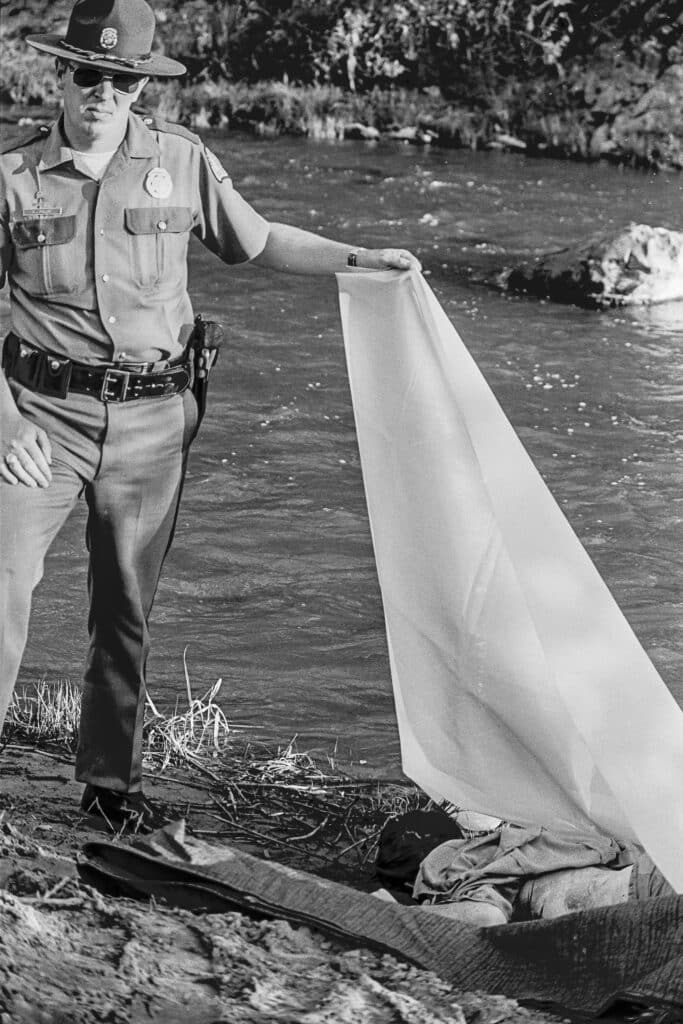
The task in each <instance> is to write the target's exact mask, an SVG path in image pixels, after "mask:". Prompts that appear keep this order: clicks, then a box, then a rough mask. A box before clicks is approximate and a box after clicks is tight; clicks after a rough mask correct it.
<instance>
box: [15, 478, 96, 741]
mask: <svg viewBox="0 0 683 1024" xmlns="http://www.w3.org/2000/svg"><path fill="white" fill-rule="evenodd" d="M82 487H83V481H82V480H81V478H80V477H79V476H78V474H77V473H76V472H74V470H73V469H72V468H70V467H69V466H67V465H65V464H63V463H61V462H59V461H57V460H55V461H54V462H53V465H52V482H51V484H50V486H49V487H45V488H43V487H26V486H24V485H23V484H15V485H12V484H7V483H3V482H0V728H1V727H2V723H3V721H4V719H5V714H6V712H7V707H8V705H9V702H10V700H11V697H12V691H13V689H14V684H15V682H16V678H17V674H18V672H19V666H20V664H21V658H22V655H23V653H24V647H25V645H26V636H27V632H28V622H29V614H30V610H31V597H32V594H33V590H34V588H35V586H36V584H37V583H38V582H39V580H40V579H41V578H42V575H43V562H44V558H45V554H46V552H47V550H48V548H49V546H50V544H51V543H52V541H53V540H54V538H55V536H56V534H57V532H58V531H59V529H60V527H61V526H62V525H63V523H64V522H65V520H66V518H67V516H68V515H69V512H70V511H71V509H72V508H73V506H74V504H75V503H76V499H77V498H78V495H79V492H80V491H81V490H82Z"/></svg>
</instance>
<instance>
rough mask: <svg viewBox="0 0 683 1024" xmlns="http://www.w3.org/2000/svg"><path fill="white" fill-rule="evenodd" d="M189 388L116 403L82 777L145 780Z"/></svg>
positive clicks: (94, 554) (94, 490)
mask: <svg viewBox="0 0 683 1024" xmlns="http://www.w3.org/2000/svg"><path fill="white" fill-rule="evenodd" d="M195 413H196V410H195V408H194V405H193V400H192V398H191V396H187V398H184V399H183V400H181V399H180V398H178V399H175V400H170V401H168V402H157V403H154V402H145V403H140V405H139V406H133V407H115V408H110V410H109V427H108V430H107V442H106V446H105V448H104V454H103V461H102V466H101V469H100V472H99V473H98V475H97V477H96V478H95V480H94V481H93V482H92V483H91V484H90V485H88V487H87V488H86V499H87V501H88V506H89V520H88V535H87V536H88V546H89V549H90V571H89V590H90V620H89V631H90V648H89V653H88V658H87V664H86V671H85V686H84V690H83V707H82V712H81V726H80V734H79V747H78V753H77V757H76V778H77V779H80V780H81V781H83V782H89V783H92V784H94V785H97V786H103V787H106V788H109V789H114V790H119V791H127V792H134V791H136V790H139V789H140V788H141V779H142V726H143V716H144V704H145V669H146V662H147V656H148V653H149V628H148V620H149V615H150V612H151V608H152V603H153V600H154V595H155V593H156V589H157V584H158V581H159V575H160V572H161V567H162V564H163V560H164V557H165V555H166V552H167V550H168V547H169V545H170V542H171V538H172V535H173V529H174V525H175V519H176V514H177V508H178V502H179V499H180V492H181V489H182V482H183V477H184V471H185V454H186V443H187V440H189V436H190V435H191V432H192V430H191V426H192V425H191V423H190V424H188V416H189V417H192V416H194V415H195Z"/></svg>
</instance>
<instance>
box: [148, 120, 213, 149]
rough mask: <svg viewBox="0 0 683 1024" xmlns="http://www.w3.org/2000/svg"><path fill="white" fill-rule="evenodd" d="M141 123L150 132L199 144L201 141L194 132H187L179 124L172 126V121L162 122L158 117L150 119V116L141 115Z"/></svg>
mask: <svg viewBox="0 0 683 1024" xmlns="http://www.w3.org/2000/svg"><path fill="white" fill-rule="evenodd" d="M142 123H143V124H144V125H145V126H146V127H147V128H149V130H150V131H152V132H166V133H167V134H168V135H179V136H180V137H181V139H187V140H188V142H198V143H200V144H201V141H202V140H201V139H200V138H199V136H198V135H195V133H194V132H191V131H189V130H188V129H187V128H183V126H182V125H181V124H174V123H173V122H172V121H162V120H161V118H159V117H152V116H151V115H150V114H146V115H143V117H142Z"/></svg>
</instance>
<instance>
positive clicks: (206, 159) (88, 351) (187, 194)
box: [0, 114, 268, 363]
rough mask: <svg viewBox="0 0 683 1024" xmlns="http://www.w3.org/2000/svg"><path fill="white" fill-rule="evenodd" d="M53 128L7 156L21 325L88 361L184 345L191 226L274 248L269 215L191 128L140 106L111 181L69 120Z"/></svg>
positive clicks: (27, 334) (7, 265) (1, 162)
mask: <svg viewBox="0 0 683 1024" xmlns="http://www.w3.org/2000/svg"><path fill="white" fill-rule="evenodd" d="M41 133H42V134H41ZM41 133H39V134H38V135H37V136H33V137H32V138H31V139H30V140H29V141H28V142H27V143H26V144H24V145H21V144H20V145H19V148H17V149H12V150H11V151H9V152H6V153H4V154H3V155H2V156H0V284H1V283H4V280H5V276H7V278H8V280H9V286H10V295H11V307H12V328H13V330H14V331H15V333H16V334H18V335H19V336H20V337H21V338H24V339H26V340H27V341H30V342H32V343H33V344H35V345H37V346H39V347H40V348H43V349H47V350H49V351H51V352H54V353H56V354H58V355H64V356H68V357H69V358H71V359H74V360H76V361H77V362H83V363H97V362H109V361H115V360H117V359H122V358H124V359H128V360H129V361H138V360H143V359H144V360H153V359H175V358H177V357H179V356H180V355H181V354H182V352H183V350H184V348H185V345H186V342H187V339H188V337H189V334H190V332H191V330H192V323H193V314H192V306H191V303H190V298H189V296H188V294H187V247H188V242H189V237H190V232H192V233H193V234H195V235H196V236H197V237H198V238H199V239H200V241H201V242H202V243H203V244H204V245H205V246H206V247H207V248H208V249H210V250H211V251H212V252H214V253H215V254H216V255H217V256H219V257H220V258H221V259H222V260H223V261H224V262H225V263H228V264H235V263H242V262H244V261H246V260H250V259H253V258H254V257H255V256H257V255H258V254H259V253H260V252H261V251H262V249H263V247H264V245H265V243H266V240H267V237H268V224H267V222H266V221H265V220H264V219H263V218H262V217H261V216H260V215H259V214H258V213H256V211H255V210H253V209H252V207H251V206H249V204H248V203H246V202H245V200H244V199H242V197H241V196H240V195H239V193H238V192H237V191H236V190H235V189H234V188H233V186H232V183H231V181H230V179H229V177H228V174H227V172H226V171H225V170H224V169H223V167H222V166H221V164H220V162H219V161H218V159H217V158H216V157H215V156H214V155H213V154H212V153H211V152H210V151H209V150H207V149H206V148H205V146H204V145H203V144H202V142H201V140H200V139H199V138H198V137H197V136H196V135H193V134H192V133H190V132H188V131H186V130H185V129H183V128H179V127H177V126H175V125H169V124H167V123H165V122H162V121H156V120H155V119H153V118H145V119H144V120H143V119H141V118H139V117H137V116H136V115H135V114H131V115H130V118H129V122H128V130H127V133H126V137H125V139H124V140H123V142H122V143H121V145H120V146H119V148H118V150H117V151H116V153H115V154H114V157H113V158H112V160H111V162H110V164H109V166H108V167H107V169H106V171H105V173H104V175H103V177H102V179H101V180H100V181H97V180H94V179H93V177H92V174H91V173H90V172H89V171H88V169H87V168H86V167H85V166H84V165H83V164H82V162H81V163H79V159H78V155H77V154H74V153H73V152H72V150H71V149H70V148H69V145H68V143H67V142H66V140H65V138H64V135H63V133H62V127H61V123H60V122H57V123H56V124H55V125H54V126H53V127H52V129H51V130H50V129H49V128H43V129H41Z"/></svg>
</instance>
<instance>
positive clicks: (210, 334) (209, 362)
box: [188, 313, 225, 427]
mask: <svg viewBox="0 0 683 1024" xmlns="http://www.w3.org/2000/svg"><path fill="white" fill-rule="evenodd" d="M224 333H225V332H224V330H223V327H222V326H221V324H219V323H217V322H216V321H215V320H204V319H202V315H201V313H199V314H198V315H197V316H196V317H195V318H194V330H193V331H192V334H191V335H190V340H189V342H188V357H189V361H190V363H191V364H192V368H193V382H192V394H193V395H194V397H195V399H196V402H197V408H198V411H199V419H198V421H197V427H199V424H200V423H201V422H202V420H203V418H204V413H205V411H206V396H207V392H208V390H209V374H210V373H211V371H212V370H213V368H214V366H215V365H216V361H217V360H218V353H219V351H220V347H221V345H222V343H223V337H224Z"/></svg>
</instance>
